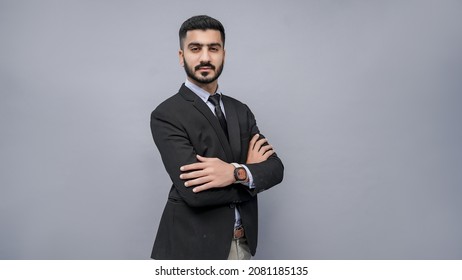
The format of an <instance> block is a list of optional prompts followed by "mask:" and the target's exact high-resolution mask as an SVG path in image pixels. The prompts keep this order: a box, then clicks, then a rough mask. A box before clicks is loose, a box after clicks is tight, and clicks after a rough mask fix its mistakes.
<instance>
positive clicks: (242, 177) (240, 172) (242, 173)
mask: <svg viewBox="0 0 462 280" xmlns="http://www.w3.org/2000/svg"><path fill="white" fill-rule="evenodd" d="M237 178H239V181H244V180H245V179H246V178H247V174H246V172H245V169H244V168H238V169H237Z"/></svg>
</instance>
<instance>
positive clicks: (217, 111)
mask: <svg viewBox="0 0 462 280" xmlns="http://www.w3.org/2000/svg"><path fill="white" fill-rule="evenodd" d="M220 97H221V95H219V94H214V95H210V97H209V101H210V102H211V103H212V104H213V106H215V115H216V116H217V118H218V121H219V122H220V125H221V128H223V131H224V132H225V134H226V137H227V138H228V125H227V124H226V119H225V116H224V114H223V111H222V110H221V106H220Z"/></svg>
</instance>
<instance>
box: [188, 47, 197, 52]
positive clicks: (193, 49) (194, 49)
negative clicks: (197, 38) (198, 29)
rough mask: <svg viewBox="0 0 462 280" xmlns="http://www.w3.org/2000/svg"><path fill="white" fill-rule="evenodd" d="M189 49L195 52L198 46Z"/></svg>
mask: <svg viewBox="0 0 462 280" xmlns="http://www.w3.org/2000/svg"><path fill="white" fill-rule="evenodd" d="M190 50H191V51H193V52H197V51H199V48H197V47H194V48H190Z"/></svg>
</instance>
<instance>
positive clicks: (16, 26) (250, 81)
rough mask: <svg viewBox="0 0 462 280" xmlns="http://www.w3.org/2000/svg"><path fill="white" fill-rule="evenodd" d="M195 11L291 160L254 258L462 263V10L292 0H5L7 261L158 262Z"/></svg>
mask: <svg viewBox="0 0 462 280" xmlns="http://www.w3.org/2000/svg"><path fill="white" fill-rule="evenodd" d="M196 14H209V15H211V16H214V17H216V18H218V19H220V20H221V21H222V22H223V24H224V25H225V28H226V30H227V45H226V48H227V61H226V66H225V70H224V72H223V75H222V78H221V79H220V85H221V87H222V89H223V91H224V92H225V94H228V95H231V96H234V97H236V98H238V99H240V100H242V101H243V102H245V103H247V104H248V105H249V106H250V107H251V108H252V110H253V111H254V113H255V115H256V117H257V121H258V123H259V127H260V129H261V130H262V132H263V133H264V134H265V135H266V136H267V137H268V139H269V140H270V142H271V143H272V144H273V145H274V146H275V147H276V150H277V152H278V153H279V155H280V157H281V158H282V159H283V162H284V164H285V167H286V172H285V180H284V181H283V183H282V184H280V185H279V186H277V187H275V188H273V189H272V190H270V191H268V192H265V193H263V194H261V196H260V210H261V211H260V227H261V231H260V243H259V248H258V252H257V256H256V258H257V259H461V258H462V223H461V218H460V216H461V212H462V203H461V202H462V201H461V200H462V188H461V183H462V175H461V174H462V149H461V143H462V131H461V127H462V126H461V124H460V120H461V119H462V118H461V117H462V110H461V108H460V107H461V105H462V79H461V77H462V51H461V50H462V32H461V26H462V15H461V14H462V2H461V1H287V0H285V1H258V2H257V1H247V0H245V1H171V0H170V1H165V2H160V1H109V0H105V1H103V0H100V1H48V0H47V1H17V0H14V1H13V0H11V1H5V0H1V1H0V38H1V39H0V40H1V44H0V94H1V95H0V129H1V138H0V185H1V189H0V222H1V223H0V226H1V230H0V258H2V259H147V258H149V255H150V251H151V246H152V243H153V240H154V235H155V233H156V231H157V225H158V222H159V219H160V215H161V212H162V209H163V206H164V203H165V201H166V196H167V192H168V186H169V184H170V183H169V178H168V176H167V174H166V172H165V170H164V168H163V165H162V163H161V160H160V157H159V154H158V151H157V149H156V148H155V146H154V143H153V141H152V138H151V134H150V128H149V116H150V113H151V111H152V110H153V109H154V108H155V106H157V105H158V104H159V103H160V102H161V101H162V100H164V99H166V98H167V97H169V96H171V95H172V94H174V93H176V91H177V90H178V88H179V86H180V84H181V83H182V82H183V81H184V79H185V75H184V71H183V69H182V68H181V67H180V66H179V64H178V58H177V52H178V38H177V32H178V28H179V26H180V25H181V23H182V22H183V21H184V20H185V19H186V18H188V17H190V16H192V15H196Z"/></svg>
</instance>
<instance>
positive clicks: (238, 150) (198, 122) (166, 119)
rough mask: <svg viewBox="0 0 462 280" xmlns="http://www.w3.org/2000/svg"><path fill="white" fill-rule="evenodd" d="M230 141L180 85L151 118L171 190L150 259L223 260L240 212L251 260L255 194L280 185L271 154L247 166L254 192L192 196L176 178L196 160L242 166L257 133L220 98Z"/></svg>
mask: <svg viewBox="0 0 462 280" xmlns="http://www.w3.org/2000/svg"><path fill="white" fill-rule="evenodd" d="M222 100H223V104H224V107H225V114H226V120H227V123H228V133H229V140H228V139H227V137H226V135H225V133H224V132H223V130H222V128H221V126H220V123H219V121H218V119H217V118H216V117H215V115H214V114H213V113H212V111H211V110H210V109H209V107H208V106H207V105H206V104H205V103H204V101H202V99H200V98H199V97H198V96H197V95H196V94H195V93H194V92H192V91H191V90H190V89H188V88H187V87H186V86H185V85H184V84H183V85H182V87H181V88H180V90H179V92H178V93H177V94H175V95H174V96H172V97H170V98H168V99H167V100H166V101H164V102H163V103H161V104H160V105H159V106H158V107H157V108H156V109H155V110H154V111H153V112H152V114H151V131H152V135H153V138H154V142H155V143H156V145H157V148H158V149H159V152H160V154H161V157H162V161H163V163H164V166H165V169H166V170H167V172H168V174H169V175H170V178H171V180H172V182H173V185H172V187H171V189H170V193H169V196H168V201H167V204H166V206H165V209H164V212H163V214H162V218H161V221H160V224H159V229H158V231H157V236H156V239H155V242H154V247H153V250H152V255H151V257H152V258H153V259H226V258H227V257H228V254H229V249H230V244H231V240H232V233H233V227H234V219H235V213H234V212H235V211H234V210H235V209H234V208H235V207H237V208H238V209H239V212H240V214H241V219H242V223H243V226H244V228H245V233H246V238H247V241H248V244H249V247H250V251H251V253H252V255H254V254H255V250H256V247H257V234H258V209H257V193H259V192H261V191H263V190H266V189H268V188H271V187H272V186H274V185H276V184H278V183H280V182H281V181H282V178H283V170H284V167H283V164H282V162H281V160H280V159H279V158H278V157H277V155H276V154H273V155H272V156H271V157H270V158H268V160H266V161H264V162H262V163H258V164H248V165H247V167H248V168H249V170H250V172H251V173H252V176H253V179H254V183H255V185H256V188H255V189H253V190H251V189H250V188H249V187H247V186H244V185H241V184H232V185H230V186H228V187H225V188H214V189H209V190H206V191H203V192H199V193H193V192H192V188H187V187H185V186H184V181H183V180H181V179H180V177H179V176H180V173H181V172H180V166H182V165H185V164H189V163H194V162H197V159H196V155H197V154H199V155H201V156H205V157H216V158H220V159H221V160H223V161H225V162H229V163H231V162H237V163H245V161H246V158H247V151H248V146H249V141H250V139H251V137H252V136H253V135H255V134H256V133H260V132H259V130H258V127H257V124H256V121H255V117H254V115H253V114H252V112H251V111H250V109H249V108H248V107H247V106H246V105H245V104H243V103H241V102H239V101H237V100H236V99H233V98H230V97H227V96H223V97H222Z"/></svg>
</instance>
